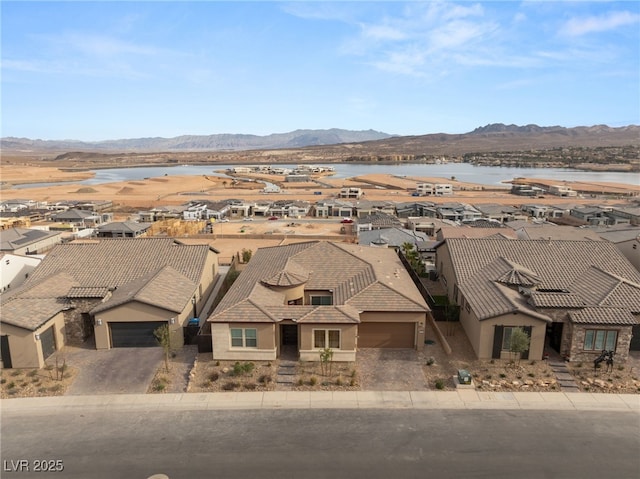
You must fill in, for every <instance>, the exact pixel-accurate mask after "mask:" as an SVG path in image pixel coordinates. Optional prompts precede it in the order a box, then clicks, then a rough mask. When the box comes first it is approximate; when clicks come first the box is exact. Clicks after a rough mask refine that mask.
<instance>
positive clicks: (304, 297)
mask: <svg viewBox="0 0 640 479" xmlns="http://www.w3.org/2000/svg"><path fill="white" fill-rule="evenodd" d="M429 314H430V312H429V308H428V306H427V305H426V303H425V302H424V299H423V298H422V296H421V295H420V293H419V292H418V290H417V288H416V287H415V285H414V283H413V281H412V280H411V278H410V276H409V274H408V273H407V271H406V270H405V268H404V267H403V265H402V263H401V262H400V260H399V258H398V256H397V254H396V253H395V251H393V250H391V249H380V248H371V247H365V246H359V245H352V244H345V243H330V242H324V241H320V242H317V241H316V242H308V243H296V244H291V245H286V246H277V247H271V248H260V249H258V250H257V251H256V252H255V254H254V255H253V256H252V258H251V261H250V262H249V263H248V265H247V266H246V269H244V270H243V271H242V272H241V273H240V276H239V277H238V279H237V280H236V281H235V282H234V283H233V285H232V286H231V289H230V290H229V292H228V293H227V294H226V296H225V297H224V298H223V299H222V301H221V302H220V304H218V306H217V307H216V309H215V310H214V311H213V313H212V315H211V316H210V317H209V318H208V320H207V321H208V323H210V325H211V333H212V345H213V358H214V359H226V360H247V361H250V360H273V359H276V358H277V357H279V356H280V354H281V352H282V351H283V349H288V348H290V349H291V350H293V351H295V354H296V355H297V356H298V358H299V359H300V360H301V361H318V359H319V353H320V351H321V350H323V349H324V348H331V349H332V350H333V360H334V361H354V360H355V358H356V354H357V350H358V348H367V347H373V348H417V347H418V346H419V345H421V344H423V342H424V331H425V324H426V320H427V318H428V315H429Z"/></svg>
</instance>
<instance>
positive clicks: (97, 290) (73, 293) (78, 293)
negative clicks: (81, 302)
mask: <svg viewBox="0 0 640 479" xmlns="http://www.w3.org/2000/svg"><path fill="white" fill-rule="evenodd" d="M108 293H109V288H105V287H104V286H98V287H82V286H74V287H73V288H71V289H70V290H69V292H68V293H67V298H104V297H105V296H106V295H107V294H108Z"/></svg>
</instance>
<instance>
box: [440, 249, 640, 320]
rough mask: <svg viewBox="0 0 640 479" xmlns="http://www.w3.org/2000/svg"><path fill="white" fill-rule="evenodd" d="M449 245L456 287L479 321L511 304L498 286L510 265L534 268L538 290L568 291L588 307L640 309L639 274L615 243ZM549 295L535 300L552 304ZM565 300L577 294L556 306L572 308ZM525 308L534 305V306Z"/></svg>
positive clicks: (502, 311)
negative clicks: (537, 279) (537, 280)
mask: <svg viewBox="0 0 640 479" xmlns="http://www.w3.org/2000/svg"><path fill="white" fill-rule="evenodd" d="M447 244H448V246H449V249H450V251H451V256H452V261H453V265H454V269H455V274H456V279H457V284H458V287H459V288H460V291H461V292H462V293H463V295H464V296H465V299H466V300H467V301H468V302H469V304H470V306H471V307H472V308H473V309H474V311H475V313H476V315H477V316H478V318H479V319H486V318H490V317H494V316H496V315H499V314H504V313H505V312H507V311H509V307H510V304H511V306H513V304H514V303H513V302H511V301H509V299H508V298H507V297H506V296H505V295H510V294H511V293H509V292H508V291H509V288H508V287H507V286H504V287H503V288H499V287H498V281H499V280H500V279H501V278H503V279H504V278H505V276H509V274H510V271H512V270H513V268H512V267H511V266H510V263H511V264H518V265H521V266H522V267H523V268H526V269H527V270H529V271H531V272H535V275H536V276H537V277H538V278H539V282H538V283H537V284H536V285H535V287H536V289H537V290H539V291H540V290H542V292H544V290H549V291H550V292H553V291H563V290H564V291H567V292H569V293H572V294H573V295H575V296H577V297H579V298H580V299H581V300H582V302H583V303H584V304H586V305H592V306H595V305H603V306H604V305H606V306H616V307H623V308H626V309H628V310H631V311H634V312H635V311H637V310H638V309H639V305H640V288H639V287H638V284H640V273H639V272H638V271H637V270H635V268H634V267H633V266H632V265H631V264H630V263H629V261H628V260H627V259H626V258H624V256H622V254H621V253H620V252H619V251H618V250H617V249H616V248H615V246H614V245H612V244H609V243H606V242H585V241H560V240H551V241H541V240H518V241H513V240H497V239H463V238H453V239H448V240H447ZM505 260H507V261H505ZM524 286H526V285H524ZM505 288H506V289H505ZM516 294H517V292H516ZM536 294H537V293H536ZM551 299H552V297H551V296H537V297H534V299H532V301H540V303H539V304H540V306H539V307H552V306H551V304H550V303H549V302H548V301H551ZM553 299H559V298H558V297H555V298H553ZM565 299H568V298H565ZM517 304H520V303H517ZM564 304H572V305H573V304H577V298H575V297H572V298H571V299H570V300H568V301H567V303H563V304H559V305H557V306H555V307H571V306H569V305H567V306H565V305H564ZM521 306H522V307H523V308H527V309H532V306H533V307H536V304H535V303H534V302H532V303H531V304H530V305H528V306H527V305H526V303H523V304H521ZM523 311H525V310H523ZM525 312H526V311H525Z"/></svg>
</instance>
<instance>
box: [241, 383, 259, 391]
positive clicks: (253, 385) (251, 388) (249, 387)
mask: <svg viewBox="0 0 640 479" xmlns="http://www.w3.org/2000/svg"><path fill="white" fill-rule="evenodd" d="M243 387H244V388H245V389H246V390H247V391H254V390H255V389H256V388H257V387H258V385H257V384H256V383H247V384H245V385H244V386H243Z"/></svg>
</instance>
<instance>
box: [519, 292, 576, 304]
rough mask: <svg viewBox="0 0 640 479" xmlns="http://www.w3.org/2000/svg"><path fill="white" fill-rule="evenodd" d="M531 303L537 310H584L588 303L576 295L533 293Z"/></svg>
mask: <svg viewBox="0 0 640 479" xmlns="http://www.w3.org/2000/svg"><path fill="white" fill-rule="evenodd" d="M529 302H530V303H531V304H532V305H533V306H535V307H536V308H583V307H585V306H586V303H585V302H584V301H583V300H582V298H581V297H580V296H579V295H577V294H575V293H568V292H567V293H540V292H537V291H536V292H533V293H531V297H530V298H529Z"/></svg>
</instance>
